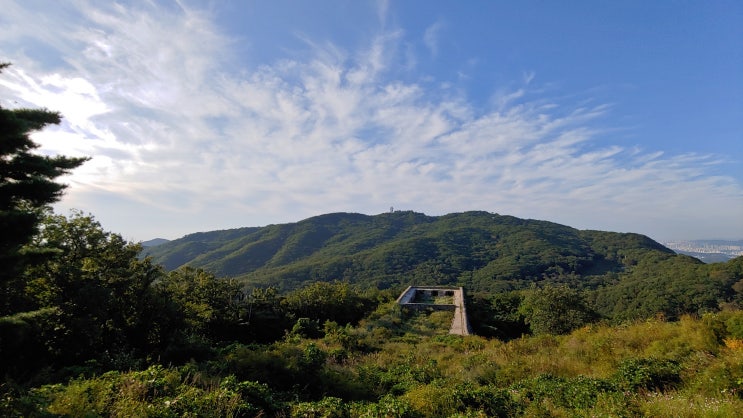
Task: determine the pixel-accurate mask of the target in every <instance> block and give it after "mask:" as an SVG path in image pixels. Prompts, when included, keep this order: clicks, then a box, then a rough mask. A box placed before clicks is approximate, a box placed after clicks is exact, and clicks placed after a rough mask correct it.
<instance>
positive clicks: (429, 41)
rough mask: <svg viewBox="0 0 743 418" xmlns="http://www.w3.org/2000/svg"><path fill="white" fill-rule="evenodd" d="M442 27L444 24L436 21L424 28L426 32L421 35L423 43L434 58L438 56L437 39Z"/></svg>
mask: <svg viewBox="0 0 743 418" xmlns="http://www.w3.org/2000/svg"><path fill="white" fill-rule="evenodd" d="M444 26H445V25H444V22H442V21H438V22H436V23H434V24H432V25H431V26H429V27H428V28H426V31H425V32H424V33H423V43H424V44H425V45H426V48H428V51H429V52H430V53H431V55H432V56H434V57H435V56H437V55H438V54H439V38H440V36H441V31H442V30H443V29H444Z"/></svg>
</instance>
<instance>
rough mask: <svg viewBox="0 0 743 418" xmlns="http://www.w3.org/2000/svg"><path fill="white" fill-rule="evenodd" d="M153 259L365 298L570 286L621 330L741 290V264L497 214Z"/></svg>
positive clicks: (229, 236)
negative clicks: (378, 292) (356, 289)
mask: <svg viewBox="0 0 743 418" xmlns="http://www.w3.org/2000/svg"><path fill="white" fill-rule="evenodd" d="M145 253H146V254H147V255H149V256H151V257H152V260H153V262H155V263H159V264H162V265H163V266H164V267H165V268H166V269H176V268H178V267H181V266H190V267H194V268H202V269H204V270H206V271H209V272H211V273H213V274H215V275H216V276H217V277H229V278H232V279H236V280H237V281H239V282H240V283H242V284H243V285H246V286H257V287H267V286H270V287H275V288H277V289H279V290H292V289H296V288H299V287H302V286H303V285H305V284H307V283H312V282H317V281H326V282H329V281H334V280H339V281H343V282H347V283H350V284H354V285H357V286H360V287H361V288H365V289H388V288H391V289H394V290H400V289H401V288H403V287H404V286H407V285H410V284H429V285H432V284H439V285H442V284H446V285H458V286H464V287H465V288H466V289H467V291H468V292H470V293H471V294H475V295H477V294H495V293H504V292H509V291H516V290H521V289H526V288H529V287H531V286H545V285H568V286H570V287H571V288H573V289H577V290H581V291H586V292H587V295H588V297H589V298H590V299H591V300H592V302H593V304H594V305H595V307H596V309H597V310H598V312H600V313H601V314H603V315H605V316H606V317H611V318H615V319H632V318H641V317H648V316H652V315H655V314H658V313H662V314H664V315H666V316H668V317H678V316H679V315H680V314H683V313H688V312H705V311H709V310H714V309H717V308H718V306H719V304H720V303H725V302H729V301H731V300H733V299H734V298H735V297H737V295H738V292H739V291H740V290H743V289H742V288H743V283H741V282H740V279H741V271H742V270H741V261H740V260H731V261H730V262H728V263H721V264H714V265H705V264H703V263H702V262H700V261H699V260H697V259H694V258H692V257H688V256H683V255H677V254H675V253H674V252H673V251H671V250H669V249H667V248H665V247H663V246H662V245H660V244H659V243H657V242H655V241H653V240H651V239H650V238H648V237H646V236H643V235H639V234H632V233H614V232H602V231H581V230H577V229H574V228H571V227H568V226H564V225H559V224H555V223H551V222H546V221H537V220H527V219H519V218H516V217H513V216H503V215H498V214H492V213H488V212H465V213H455V214H449V215H445V216H439V217H433V216H426V215H423V214H420V213H415V212H393V213H384V214H380V215H376V216H367V215H361V214H350V213H335V214H327V215H322V216H317V217H313V218H310V219H306V220H304V221H301V222H297V223H290V224H282V225H270V226H266V227H260V228H241V229H233V230H225V231H212V232H202V233H195V234H190V235H187V236H185V237H183V238H180V239H177V240H174V241H170V242H168V243H165V244H162V245H160V246H156V247H150V248H147V249H146V252H145ZM736 289H737V291H736Z"/></svg>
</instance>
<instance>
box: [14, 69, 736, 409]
mask: <svg viewBox="0 0 743 418" xmlns="http://www.w3.org/2000/svg"><path fill="white" fill-rule="evenodd" d="M4 66H5V65H0V70H1V69H2V68H4ZM59 121H60V117H59V115H58V114H56V113H54V112H49V111H46V110H30V109H17V110H8V109H3V108H0V128H1V129H0V157H2V158H0V226H1V227H2V231H3V233H2V234H0V261H2V264H3V269H2V270H0V286H1V289H2V293H0V416H8V417H56V416H71V417H98V416H101V417H108V416H112V417H255V416H279V417H429V416H431V417H450V416H454V417H482V416H501V417H508V416H620V417H621V416H628V417H630V416H669V417H670V416H673V417H677V416H681V417H683V416H688V417H698V416H719V417H730V416H740V411H742V410H743V311H741V310H740V307H741V304H743V257H739V258H737V259H734V260H731V261H729V262H726V263H718V264H711V265H705V264H702V263H701V262H699V261H698V260H696V259H694V258H691V257H687V256H679V255H675V254H673V253H672V252H671V251H669V250H668V249H666V248H664V247H662V246H661V245H659V244H657V243H655V242H654V241H652V240H650V239H648V238H647V237H644V236H642V235H637V234H616V233H609V232H598V231H578V230H575V229H573V228H569V227H565V226H561V225H557V224H553V223H549V222H543V221H533V220H522V219H518V218H515V217H510V216H500V215H494V214H490V213H486V212H468V213H463V214H452V215H447V216H442V217H428V216H425V215H422V214H417V213H413V212H395V213H391V214H383V215H378V216H365V215H356V214H330V215H324V216H320V217H316V218H312V219H308V220H306V221H302V222H299V223H296V224H287V225H273V226H268V227H263V228H246V229H239V230H232V231H217V232H209V233H200V234H193V235H189V236H187V237H184V238H183V239H181V240H177V241H174V242H172V243H169V244H165V245H163V246H161V247H156V248H155V249H154V250H152V252H151V256H149V257H148V256H146V255H145V254H144V252H143V248H142V247H141V246H140V245H139V244H136V243H131V242H127V241H126V240H124V239H123V238H122V237H121V236H120V235H119V234H117V233H113V232H109V231H105V230H104V229H103V228H102V227H101V225H100V224H99V223H98V222H97V221H96V220H95V219H94V218H93V217H92V216H91V215H86V214H84V213H82V212H74V213H72V214H70V215H68V216H64V215H59V214H56V213H54V212H53V211H52V210H51V209H50V207H49V205H50V204H52V203H54V202H55V201H57V200H58V199H59V198H60V197H61V196H62V192H63V190H64V186H63V185H62V184H60V183H57V181H56V179H57V178H58V177H59V176H61V175H63V174H65V173H67V172H69V171H70V170H72V169H74V168H75V167H77V166H79V165H80V164H82V163H83V162H84V159H77V158H67V157H64V156H58V157H49V156H43V155H40V154H38V153H35V152H34V149H35V148H37V145H36V144H35V143H33V141H31V139H30V136H29V135H30V133H31V132H34V131H37V130H39V129H43V128H44V127H45V126H47V125H49V124H56V123H59ZM161 263H162V264H161ZM412 283H418V284H458V285H463V286H465V288H466V289H467V291H468V296H467V310H468V313H469V315H470V321H471V323H472V325H473V327H474V329H475V331H476V333H477V335H475V336H467V337H461V336H454V335H448V334H447V330H448V328H449V325H450V323H451V321H452V313H451V312H445V311H443V312H442V311H421V312H408V311H406V310H403V309H402V308H401V307H400V306H399V305H397V304H396V303H395V301H394V300H395V298H396V297H397V295H398V293H399V291H400V290H402V288H403V287H404V286H405V285H407V284H412Z"/></svg>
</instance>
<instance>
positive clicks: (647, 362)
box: [614, 357, 681, 391]
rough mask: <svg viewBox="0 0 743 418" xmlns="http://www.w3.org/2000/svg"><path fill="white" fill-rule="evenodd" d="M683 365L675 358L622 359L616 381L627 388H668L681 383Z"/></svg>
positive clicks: (615, 376) (623, 387) (635, 389)
mask: <svg viewBox="0 0 743 418" xmlns="http://www.w3.org/2000/svg"><path fill="white" fill-rule="evenodd" d="M680 373H681V365H680V364H679V363H678V362H677V361H675V360H669V359H658V358H652V357H651V358H631V359H627V360H624V361H622V363H621V364H620V365H619V367H618V369H617V372H616V373H615V375H614V381H615V382H616V383H617V384H618V385H619V386H620V387H621V388H622V389H625V390H630V391H637V390H639V389H645V390H661V391H662V390H666V389H673V388H675V387H677V386H678V385H679V383H681V376H680Z"/></svg>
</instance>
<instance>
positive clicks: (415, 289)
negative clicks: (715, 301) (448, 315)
mask: <svg viewBox="0 0 743 418" xmlns="http://www.w3.org/2000/svg"><path fill="white" fill-rule="evenodd" d="M420 295H426V296H429V297H439V296H451V298H452V303H450V304H448V303H447V304H441V303H418V302H416V298H417V297H418V296H420ZM397 303H399V304H400V306H401V307H403V308H405V309H414V310H423V309H435V310H446V311H454V319H453V320H452V323H451V328H450V329H449V334H456V335H470V334H472V328H470V323H469V321H468V320H467V307H466V306H465V303H464V289H463V288H461V287H449V286H408V288H407V289H405V291H404V292H402V294H400V297H398V298H397Z"/></svg>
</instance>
